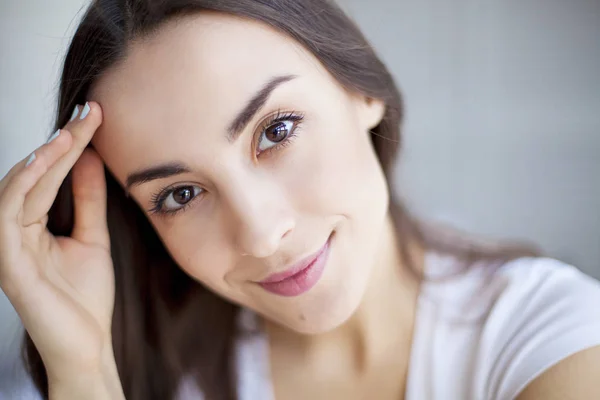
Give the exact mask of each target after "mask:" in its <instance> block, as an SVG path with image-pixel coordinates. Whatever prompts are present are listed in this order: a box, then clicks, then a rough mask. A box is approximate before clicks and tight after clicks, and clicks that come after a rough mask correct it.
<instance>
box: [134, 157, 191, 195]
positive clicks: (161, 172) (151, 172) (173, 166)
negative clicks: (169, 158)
mask: <svg viewBox="0 0 600 400" xmlns="http://www.w3.org/2000/svg"><path fill="white" fill-rule="evenodd" d="M187 172H190V169H189V168H188V167H186V166H185V165H183V164H180V163H167V164H161V165H157V166H154V167H151V168H147V169H144V170H142V171H138V172H134V173H132V174H129V176H128V177H127V180H126V181H125V191H126V192H129V190H130V189H131V188H132V187H133V186H138V185H141V184H142V183H146V182H150V181H153V180H155V179H164V178H168V177H170V176H174V175H180V174H185V173H187Z"/></svg>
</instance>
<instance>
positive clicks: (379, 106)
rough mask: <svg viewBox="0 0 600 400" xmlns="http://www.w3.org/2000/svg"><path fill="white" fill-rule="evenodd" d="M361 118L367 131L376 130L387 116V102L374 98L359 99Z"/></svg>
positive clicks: (363, 97)
mask: <svg viewBox="0 0 600 400" xmlns="http://www.w3.org/2000/svg"><path fill="white" fill-rule="evenodd" d="M358 108H359V118H360V121H361V123H362V126H363V128H364V129H365V130H367V131H370V130H371V129H373V128H375V127H376V126H377V125H379V123H380V122H381V120H382V119H383V116H384V115H385V101H383V100H380V99H375V98H372V97H367V96H361V97H360V98H359V105H358Z"/></svg>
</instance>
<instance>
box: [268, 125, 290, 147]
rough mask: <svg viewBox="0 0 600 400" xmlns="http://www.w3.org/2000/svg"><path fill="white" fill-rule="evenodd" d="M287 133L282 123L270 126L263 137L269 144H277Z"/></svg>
mask: <svg viewBox="0 0 600 400" xmlns="http://www.w3.org/2000/svg"><path fill="white" fill-rule="evenodd" d="M287 134H288V131H287V128H286V127H285V124H284V123H283V122H279V123H277V124H275V125H273V126H270V127H268V128H267V130H266V131H265V137H266V138H267V140H270V141H271V142H275V143H279V142H281V141H282V140H283V139H285V137H286V136H287Z"/></svg>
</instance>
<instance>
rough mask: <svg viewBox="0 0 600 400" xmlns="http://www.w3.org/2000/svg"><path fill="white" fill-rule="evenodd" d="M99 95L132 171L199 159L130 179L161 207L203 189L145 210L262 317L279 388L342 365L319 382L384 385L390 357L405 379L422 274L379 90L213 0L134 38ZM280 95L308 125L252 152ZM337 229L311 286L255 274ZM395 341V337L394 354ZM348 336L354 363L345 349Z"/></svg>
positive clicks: (113, 154) (112, 140)
mask: <svg viewBox="0 0 600 400" xmlns="http://www.w3.org/2000/svg"><path fill="white" fill-rule="evenodd" d="M245 55H247V56H245ZM272 60H277V62H272ZM148 66H152V67H151V68H149V67H148ZM284 75H294V76H295V78H294V79H292V80H289V81H287V82H285V83H283V84H281V85H280V86H279V87H278V88H277V89H275V90H274V91H273V92H272V94H271V96H270V98H269V99H268V101H267V103H266V104H265V105H264V107H263V108H262V109H261V110H260V111H259V112H258V113H257V114H256V115H255V117H254V118H252V120H251V121H250V122H249V123H248V125H247V127H246V128H245V129H244V130H243V131H242V133H241V134H240V136H239V137H238V138H237V139H236V140H235V141H232V140H229V139H228V138H227V128H228V126H229V125H230V123H231V121H232V120H233V119H234V117H235V115H236V114H237V113H238V112H239V111H240V110H241V109H242V108H243V107H244V106H245V104H246V103H247V102H248V101H249V99H250V98H252V96H254V94H255V93H256V92H258V91H259V90H260V88H261V87H262V86H263V85H264V84H265V83H266V82H268V81H269V80H270V79H272V77H276V76H284ZM92 98H94V99H96V100H97V101H98V102H99V103H100V104H102V107H103V112H104V116H105V119H104V123H103V125H102V126H101V127H100V129H99V131H98V133H97V134H96V135H95V137H94V139H93V144H94V147H95V148H96V149H97V151H98V153H99V154H100V155H101V157H102V158H103V160H104V161H105V163H106V165H107V166H108V167H109V169H110V170H111V171H112V172H113V173H114V175H115V176H116V178H117V179H118V180H119V181H120V182H121V184H123V185H124V186H125V185H126V183H127V181H128V177H129V176H130V175H131V174H135V173H138V172H139V171H142V170H145V169H148V168H152V167H155V166H156V165H160V164H170V163H179V164H184V165H185V166H186V169H188V170H189V172H185V173H182V174H178V175H176V176H170V177H167V178H163V179H156V180H152V181H149V182H145V183H143V184H140V185H135V186H133V187H132V188H131V189H130V194H131V196H132V197H133V198H134V199H135V200H136V201H137V202H138V204H139V205H140V206H141V207H142V208H143V209H144V210H151V209H153V208H154V205H153V204H152V198H153V194H155V193H158V192H160V191H161V190H162V189H163V188H164V187H173V186H177V185H182V184H183V185H197V186H198V188H202V189H203V190H204V192H203V193H202V194H201V195H200V196H199V197H197V198H195V199H194V200H192V201H191V202H189V203H188V205H189V206H188V207H186V208H185V209H184V210H183V211H180V212H178V213H177V214H175V215H160V214H156V213H152V212H147V215H148V218H149V219H150V221H151V222H152V224H153V225H154V226H155V228H156V230H157V232H158V233H159V235H160V236H161V238H162V240H163V241H164V243H165V245H166V247H167V248H168V249H169V251H170V253H171V255H172V256H173V258H174V259H175V260H176V261H177V263H178V264H179V265H180V266H181V268H182V269H183V270H184V271H185V272H187V273H188V274H189V275H190V276H192V277H193V278H195V279H196V280H198V281H199V282H202V283H203V284H204V285H205V286H207V287H208V288H210V289H211V290H213V291H214V292H215V293H217V294H219V295H220V296H222V297H225V298H227V299H228V300H230V301H232V302H235V303H238V304H241V305H243V306H245V307H248V308H251V309H253V310H255V311H256V312H258V313H259V314H260V315H262V316H264V317H265V319H266V321H267V326H268V328H267V329H268V331H269V333H270V338H271V340H270V342H271V357H272V360H271V361H272V366H273V368H272V369H273V371H275V385H276V393H277V394H278V395H279V396H281V398H286V399H288V398H295V396H298V393H299V392H298V391H297V390H296V385H295V384H294V383H293V382H292V380H291V379H290V378H292V377H294V378H298V376H300V375H301V374H302V375H303V376H305V377H306V380H300V381H302V382H306V381H307V380H309V379H310V380H311V381H314V382H318V381H319V377H318V371H321V372H322V371H327V372H328V374H329V375H330V376H331V378H332V379H329V380H328V382H327V384H326V385H325V384H323V385H319V384H317V383H315V385H312V388H313V389H312V390H314V392H315V395H319V393H320V395H323V394H324V393H330V395H331V394H332V393H335V392H332V389H333V388H336V389H337V391H338V392H339V393H340V396H342V397H344V398H351V397H348V396H351V394H352V392H351V390H352V388H351V386H349V385H348V376H347V374H352V375H354V376H355V377H360V378H361V380H362V381H364V384H365V385H366V386H369V387H371V388H372V387H373V385H374V384H377V385H378V386H381V385H379V382H378V381H379V380H381V379H380V377H381V376H382V375H381V374H380V373H381V372H382V371H384V370H385V371H387V372H388V373H390V374H393V375H394V377H395V378H396V379H395V381H394V380H391V381H392V382H400V384H396V383H394V384H393V385H388V386H391V387H389V388H386V387H385V385H384V386H382V389H381V390H384V391H390V392H392V393H393V394H394V395H398V394H399V393H400V392H401V391H402V390H403V384H402V381H403V380H402V379H398V377H400V378H402V377H403V376H404V375H405V370H406V366H407V361H408V351H409V347H410V336H411V326H412V315H413V313H414V312H413V310H414V304H415V299H416V293H417V286H418V284H417V282H415V280H414V279H412V278H411V277H410V276H409V275H408V274H406V273H405V272H403V271H402V268H401V267H400V265H399V260H398V257H397V255H396V254H395V253H396V238H395V235H394V232H393V228H392V225H391V223H390V219H389V216H388V214H387V208H388V197H389V193H388V189H387V183H386V179H385V176H384V174H383V172H382V170H381V168H380V165H379V163H378V160H377V157H376V154H375V152H374V150H373V148H372V146H371V143H370V136H369V130H370V129H372V128H373V127H375V126H376V125H377V124H378V123H379V122H380V120H381V118H382V117H383V113H384V110H385V105H384V103H383V102H382V101H380V100H375V99H369V98H366V97H364V96H362V95H359V94H356V93H350V92H349V91H347V90H345V89H344V88H343V87H342V86H340V85H339V84H338V83H337V81H335V80H334V79H333V77H332V76H331V75H330V74H329V73H328V72H327V71H326V70H325V69H324V67H323V66H322V65H321V64H320V63H319V62H318V60H317V59H316V58H315V57H314V56H313V55H312V54H311V53H309V52H308V51H306V50H305V49H303V48H302V47H301V46H299V45H297V44H295V42H293V41H291V40H290V39H289V38H287V37H285V36H284V35H282V34H280V33H279V32H277V31H275V30H272V29H270V28H268V27H266V26H263V25H262V24H259V23H256V22H252V21H246V20H242V19H239V18H235V17H231V16H225V15H218V14H208V13H206V14H202V15H199V16H197V17H194V18H191V19H184V20H180V21H177V22H176V23H170V24H168V25H167V26H165V27H164V28H163V29H162V31H161V33H160V35H156V36H154V37H152V38H150V39H146V40H142V41H139V42H137V43H135V44H134V45H132V46H131V48H130V51H129V54H128V57H127V60H126V61H125V62H124V63H123V64H121V65H119V66H118V67H117V68H114V69H113V70H111V71H110V72H109V73H107V74H106V75H105V76H104V77H103V79H101V80H100V81H99V82H98V84H97V85H96V86H95V88H94V91H93V94H92ZM166 105H168V106H166ZM278 110H281V111H283V112H284V113H285V112H293V111H295V112H297V113H302V115H303V117H304V118H303V120H302V122H301V125H299V127H298V128H296V129H297V131H294V132H297V135H296V136H294V137H293V138H291V139H289V141H288V144H289V145H287V146H285V147H271V149H272V150H271V151H269V150H265V151H263V152H260V154H258V155H256V148H257V147H258V148H259V149H266V148H267V147H268V146H269V145H270V144H269V143H267V144H266V145H265V144H264V143H261V142H260V141H261V140H263V139H264V134H263V131H264V130H263V128H264V126H263V122H264V121H265V120H266V119H267V120H268V117H269V115H272V114H274V113H277V111H278ZM257 142H258V144H257ZM299 171H301V173H299ZM173 204H174V205H177V204H176V203H174V202H173ZM332 233H334V236H333V239H332V241H331V246H330V254H329V259H328V262H327V266H326V268H325V271H324V273H323V276H322V278H321V280H320V281H319V282H318V283H317V285H316V286H315V287H313V288H312V289H311V290H310V291H308V292H307V293H305V294H303V295H301V296H296V297H283V296H279V295H276V294H272V293H269V292H267V291H266V290H264V289H263V288H261V287H260V286H259V285H257V284H256V282H257V281H260V280H262V279H264V278H266V277H267V276H269V275H270V274H272V273H274V272H278V271H282V270H285V269H286V266H287V265H290V264H291V263H294V262H296V261H298V260H300V259H302V258H304V257H306V256H307V255H310V254H312V253H315V252H316V251H317V250H318V249H319V248H321V247H322V246H323V245H324V244H325V242H326V241H327V239H328V237H330V235H331V234H332ZM392 293H393V294H392ZM398 293H400V297H401V298H403V300H404V301H401V302H400V303H401V304H403V307H401V308H400V309H398V308H397V307H395V309H392V307H389V309H388V308H387V307H385V306H384V307H383V309H382V308H381V307H382V304H398V303H397V301H398ZM387 299H389V300H390V301H386V300H387ZM392 300H393V301H392ZM357 310H359V311H358V312H357ZM351 316H352V318H351ZM380 328H384V329H380ZM381 332H385V333H381ZM307 334H309V336H307ZM399 338H400V341H399ZM384 343H395V345H394V347H395V348H397V350H398V352H396V356H395V357H389V354H390V352H389V347H386V346H384ZM340 347H341V348H340ZM353 349H359V350H358V351H356V350H353ZM340 350H341V351H342V352H343V353H342V354H348V360H347V361H348V363H340V362H339V361H340V360H339V354H340V353H339V352H340ZM398 354H401V355H402V357H397V355H398ZM398 360H401V361H398ZM340 364H344V366H342V365H340ZM294 365H303V367H302V368H295V367H293V366H294ZM334 365H340V369H339V370H338V369H337V368H335V367H334ZM280 371H281V372H280ZM385 375H387V374H384V375H383V376H385ZM294 381H297V380H296V379H294ZM346 392H347V393H346ZM304 396H306V391H304V392H303V394H302V397H304ZM397 397H398V396H395V398H397ZM304 398H306V397H304Z"/></svg>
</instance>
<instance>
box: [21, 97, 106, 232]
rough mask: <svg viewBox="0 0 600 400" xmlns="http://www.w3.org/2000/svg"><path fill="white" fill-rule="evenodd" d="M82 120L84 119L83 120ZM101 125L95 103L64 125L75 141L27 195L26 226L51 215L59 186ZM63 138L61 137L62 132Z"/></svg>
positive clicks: (24, 211)
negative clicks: (49, 213)
mask: <svg viewBox="0 0 600 400" xmlns="http://www.w3.org/2000/svg"><path fill="white" fill-rule="evenodd" d="M81 117H84V118H83V119H81ZM101 123H102V110H101V109H100V105H99V104H97V103H95V102H89V103H87V104H86V105H85V106H84V107H83V109H82V110H81V112H80V113H79V114H78V115H77V114H75V119H74V120H72V121H70V122H69V123H68V124H67V125H66V126H65V129H64V130H63V131H62V132H69V133H70V134H71V136H72V139H73V144H72V145H71V149H70V150H69V152H67V153H66V154H65V155H64V156H63V157H61V159H60V160H58V162H56V163H55V164H54V165H53V166H52V168H51V169H50V170H49V171H48V173H47V174H46V175H44V176H43V177H42V178H41V179H40V181H39V182H38V183H37V184H36V185H35V186H34V187H33V188H32V189H31V191H30V192H29V193H28V194H27V197H26V199H25V203H24V205H23V223H24V224H25V225H28V224H31V223H32V222H33V221H38V220H40V219H41V218H42V217H43V216H44V215H46V214H47V213H48V210H50V207H51V206H52V203H53V202H54V199H55V198H56V195H57V193H58V189H59V188H60V185H61V184H62V182H63V181H64V180H65V178H66V176H67V175H68V173H69V171H70V170H71V168H73V165H75V163H76V162H77V159H78V158H79V156H80V155H81V153H82V152H83V150H84V149H85V148H86V146H87V145H88V144H89V142H90V140H91V139H92V137H93V136H94V133H95V132H96V129H98V127H99V126H100V124H101ZM60 136H62V133H61V135H60ZM60 136H59V137H58V138H57V139H56V140H55V141H57V140H58V139H59V138H60Z"/></svg>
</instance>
